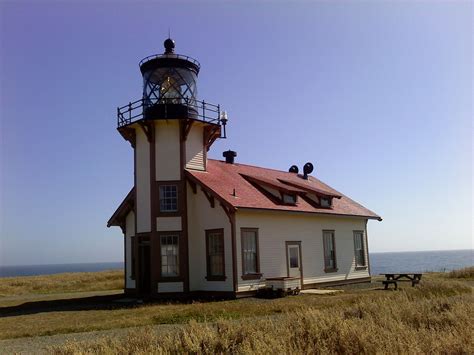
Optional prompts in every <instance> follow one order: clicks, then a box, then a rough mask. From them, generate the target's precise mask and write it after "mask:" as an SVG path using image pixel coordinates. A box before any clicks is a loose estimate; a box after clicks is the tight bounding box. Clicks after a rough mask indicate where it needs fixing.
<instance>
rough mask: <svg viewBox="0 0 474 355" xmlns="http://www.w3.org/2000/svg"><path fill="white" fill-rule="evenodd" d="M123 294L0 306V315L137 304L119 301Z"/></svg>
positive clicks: (116, 307) (10, 315)
mask: <svg viewBox="0 0 474 355" xmlns="http://www.w3.org/2000/svg"><path fill="white" fill-rule="evenodd" d="M120 299H124V295H123V294H117V295H103V296H91V297H78V298H68V299H57V300H44V301H31V302H25V303H22V304H20V305H16V306H8V307H0V317H13V316H22V315H28V314H36V313H44V312H61V311H81V310H107V309H120V308H131V307H136V306H137V304H138V303H137V301H136V300H133V299H130V302H120V301H119V300H120Z"/></svg>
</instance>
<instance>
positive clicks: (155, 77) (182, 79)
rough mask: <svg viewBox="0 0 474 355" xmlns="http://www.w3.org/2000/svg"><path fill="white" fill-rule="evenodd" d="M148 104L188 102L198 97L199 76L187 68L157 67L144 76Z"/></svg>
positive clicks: (145, 95) (145, 99) (145, 96)
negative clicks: (197, 83)
mask: <svg viewBox="0 0 474 355" xmlns="http://www.w3.org/2000/svg"><path fill="white" fill-rule="evenodd" d="M143 80H144V86H143V88H144V91H143V98H144V102H145V105H146V106H152V105H156V104H186V103H193V102H194V100H196V99H197V85H196V82H197V76H196V74H195V73H194V72H193V71H190V70H188V69H185V68H157V69H155V70H151V71H149V72H147V73H145V75H144V76H143Z"/></svg>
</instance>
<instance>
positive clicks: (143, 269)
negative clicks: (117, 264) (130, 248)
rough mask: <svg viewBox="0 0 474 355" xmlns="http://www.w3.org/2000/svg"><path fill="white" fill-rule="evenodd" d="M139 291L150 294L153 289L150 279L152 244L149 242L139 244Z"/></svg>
mask: <svg viewBox="0 0 474 355" xmlns="http://www.w3.org/2000/svg"><path fill="white" fill-rule="evenodd" d="M138 257H139V260H140V262H139V265H140V268H139V270H140V276H139V291H140V293H142V294H148V293H150V291H151V280H150V244H149V242H142V243H141V244H140V245H139V256H138Z"/></svg>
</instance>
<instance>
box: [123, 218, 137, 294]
mask: <svg viewBox="0 0 474 355" xmlns="http://www.w3.org/2000/svg"><path fill="white" fill-rule="evenodd" d="M134 235H135V213H133V211H130V212H129V213H128V215H127V217H126V218H125V254H126V264H125V287H126V288H135V280H132V279H131V276H132V264H131V263H132V238H131V237H133V236H134Z"/></svg>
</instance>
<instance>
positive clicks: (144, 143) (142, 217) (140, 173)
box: [135, 127, 151, 233]
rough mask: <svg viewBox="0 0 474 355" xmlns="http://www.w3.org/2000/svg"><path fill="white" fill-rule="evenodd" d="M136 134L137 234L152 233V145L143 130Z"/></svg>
mask: <svg viewBox="0 0 474 355" xmlns="http://www.w3.org/2000/svg"><path fill="white" fill-rule="evenodd" d="M135 132H136V145H135V157H136V162H135V166H136V172H135V174H136V179H137V181H136V182H137V186H136V187H135V188H136V190H137V206H136V211H137V232H138V233H142V232H150V231H151V220H150V215H151V212H150V208H151V206H150V144H149V142H148V140H147V137H146V135H145V133H144V132H143V130H142V129H141V128H139V127H137V128H136V129H135Z"/></svg>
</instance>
